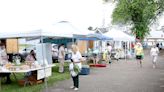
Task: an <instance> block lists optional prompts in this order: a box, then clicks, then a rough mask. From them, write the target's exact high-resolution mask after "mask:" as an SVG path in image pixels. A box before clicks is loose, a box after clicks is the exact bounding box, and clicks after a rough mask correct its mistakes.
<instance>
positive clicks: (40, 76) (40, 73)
mask: <svg viewBox="0 0 164 92" xmlns="http://www.w3.org/2000/svg"><path fill="white" fill-rule="evenodd" d="M51 75H52V68H51V67H49V68H45V69H40V70H37V80H40V79H43V78H45V77H49V76H51Z"/></svg>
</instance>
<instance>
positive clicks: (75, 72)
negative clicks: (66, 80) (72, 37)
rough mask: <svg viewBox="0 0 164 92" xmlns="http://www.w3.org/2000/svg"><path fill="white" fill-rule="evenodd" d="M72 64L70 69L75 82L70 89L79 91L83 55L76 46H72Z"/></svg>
mask: <svg viewBox="0 0 164 92" xmlns="http://www.w3.org/2000/svg"><path fill="white" fill-rule="evenodd" d="M71 61H72V62H71V64H70V67H69V70H70V73H71V76H72V80H73V86H71V87H70V88H72V89H74V90H78V88H79V72H80V71H81V68H82V64H81V61H82V56H81V53H80V52H79V49H78V47H77V46H76V45H72V58H71Z"/></svg>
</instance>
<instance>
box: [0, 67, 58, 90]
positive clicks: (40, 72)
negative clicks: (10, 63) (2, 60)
mask: <svg viewBox="0 0 164 92" xmlns="http://www.w3.org/2000/svg"><path fill="white" fill-rule="evenodd" d="M54 66H56V65H55V64H51V65H47V66H45V67H38V68H30V69H26V70H8V69H1V70H0V73H12V74H13V75H14V77H15V79H16V80H17V77H16V75H15V73H28V72H33V71H37V80H39V79H43V78H45V77H49V76H51V75H52V67H54ZM25 78H27V77H25ZM25 80H26V83H27V81H28V80H27V79H25ZM0 85H1V78H0ZM25 85H26V84H25ZM25 85H24V86H25ZM0 88H1V87H0Z"/></svg>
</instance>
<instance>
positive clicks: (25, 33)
mask: <svg viewBox="0 0 164 92" xmlns="http://www.w3.org/2000/svg"><path fill="white" fill-rule="evenodd" d="M86 34H88V32H87V31H82V30H78V29H77V28H75V27H73V26H72V25H71V24H70V23H69V22H66V21H62V22H58V23H56V24H54V25H50V26H44V27H42V28H41V27H30V28H27V27H24V28H17V29H12V30H8V31H6V30H1V31H0V39H4V38H22V37H23V38H28V37H41V36H42V37H59V38H60V37H65V38H73V35H86Z"/></svg>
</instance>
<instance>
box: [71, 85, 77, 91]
mask: <svg viewBox="0 0 164 92" xmlns="http://www.w3.org/2000/svg"><path fill="white" fill-rule="evenodd" d="M70 88H71V89H73V90H75V91H77V90H79V89H78V88H76V87H74V86H71V87H70Z"/></svg>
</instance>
